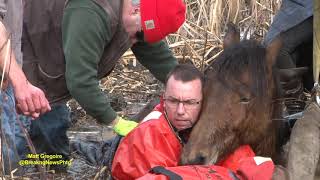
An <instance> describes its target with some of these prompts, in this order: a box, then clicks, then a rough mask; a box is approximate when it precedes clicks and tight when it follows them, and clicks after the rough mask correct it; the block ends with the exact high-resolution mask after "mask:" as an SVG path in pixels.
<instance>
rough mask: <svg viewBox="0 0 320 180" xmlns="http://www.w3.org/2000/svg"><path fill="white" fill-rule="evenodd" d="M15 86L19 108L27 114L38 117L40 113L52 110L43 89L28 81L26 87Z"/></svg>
mask: <svg viewBox="0 0 320 180" xmlns="http://www.w3.org/2000/svg"><path fill="white" fill-rule="evenodd" d="M21 88H22V87H19V88H14V94H15V98H16V101H17V108H18V109H19V110H20V112H22V113H23V114H24V115H26V116H31V117H33V118H38V117H39V115H41V114H44V113H46V112H48V111H50V110H51V107H50V104H49V102H48V100H47V98H46V97H45V95H44V93H43V91H42V90H41V89H39V88H37V87H35V86H33V85H32V84H31V83H29V82H27V83H25V85H24V88H22V89H21Z"/></svg>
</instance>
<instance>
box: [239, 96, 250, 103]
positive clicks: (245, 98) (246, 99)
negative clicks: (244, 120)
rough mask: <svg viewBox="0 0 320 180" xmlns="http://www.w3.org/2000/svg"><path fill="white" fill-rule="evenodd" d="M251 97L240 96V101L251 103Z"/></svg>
mask: <svg viewBox="0 0 320 180" xmlns="http://www.w3.org/2000/svg"><path fill="white" fill-rule="evenodd" d="M249 102H250V99H249V98H248V97H241V98H240V103H241V104H249Z"/></svg>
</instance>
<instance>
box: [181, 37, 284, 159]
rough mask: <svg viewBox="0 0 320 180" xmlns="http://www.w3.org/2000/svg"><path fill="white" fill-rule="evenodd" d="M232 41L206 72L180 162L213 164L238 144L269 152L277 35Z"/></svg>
mask: <svg viewBox="0 0 320 180" xmlns="http://www.w3.org/2000/svg"><path fill="white" fill-rule="evenodd" d="M227 35H228V33H227ZM232 36H234V34H233V35H232ZM229 37H230V34H229ZM234 37H237V36H234ZM233 42H235V43H233V44H232V43H231V44H229V45H228V46H226V47H225V48H226V49H224V51H223V52H222V53H221V54H220V55H219V56H218V57H217V59H216V60H215V61H214V62H213V64H212V66H211V69H210V70H208V72H207V73H206V76H207V79H206V80H207V81H206V85H205V88H204V101H203V105H202V111H201V114H200V117H199V120H198V122H197V123H196V125H195V126H194V127H193V130H192V132H191V134H190V138H189V140H188V143H187V144H186V145H185V146H184V148H183V152H182V155H181V161H180V163H181V164H214V163H216V162H218V161H219V160H222V159H223V158H224V157H225V156H226V155H227V154H229V153H230V152H233V151H234V150H235V149H236V148H237V147H238V146H240V145H244V144H248V145H250V146H251V147H252V148H253V150H254V151H255V152H256V154H257V155H264V156H272V155H273V154H274V152H275V139H276V137H275V136H276V135H275V128H274V123H273V121H272V116H273V112H274V111H275V110H274V107H275V106H274V102H275V97H276V92H277V90H276V89H277V88H276V85H275V84H276V83H275V78H274V74H273V65H274V64H275V60H276V57H277V53H278V50H279V49H280V47H281V40H280V39H276V40H274V42H272V43H271V44H270V45H269V46H268V47H264V46H262V45H261V44H260V43H258V42H257V41H253V40H245V41H242V42H239V43H238V42H237V41H233Z"/></svg>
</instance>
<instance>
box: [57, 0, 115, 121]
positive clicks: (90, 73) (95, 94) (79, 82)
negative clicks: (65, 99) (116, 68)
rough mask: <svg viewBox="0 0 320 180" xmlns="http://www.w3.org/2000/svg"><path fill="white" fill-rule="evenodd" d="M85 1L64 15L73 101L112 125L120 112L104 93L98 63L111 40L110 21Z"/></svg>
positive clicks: (67, 10)
mask: <svg viewBox="0 0 320 180" xmlns="http://www.w3.org/2000/svg"><path fill="white" fill-rule="evenodd" d="M85 1H86V2H85ZM85 1H82V0H80V1H70V2H69V3H68V6H67V8H66V9H65V11H64V14H63V22H62V39H63V50H64V55H65V60H66V74H65V75H66V83H67V87H68V89H69V91H70V93H71V95H72V96H73V98H74V99H76V100H77V101H78V102H79V104H80V105H81V107H83V108H84V110H85V111H86V112H87V113H88V114H90V115H91V116H93V117H94V118H96V119H97V120H98V121H100V122H103V123H110V122H111V121H112V120H114V119H115V118H116V112H115V111H114V110H113V109H112V108H111V106H110V102H109V101H108V99H107V97H106V95H105V94H104V93H103V92H102V91H101V90H100V88H99V80H98V77H97V67H98V63H99V61H100V58H101V56H102V53H103V50H104V47H105V45H106V43H108V41H109V39H110V38H109V36H110V29H108V27H107V24H108V23H107V22H108V19H107V17H106V13H105V12H104V11H102V9H101V8H100V7H99V6H97V5H96V4H94V3H93V4H89V5H88V3H92V1H87V0H85ZM82 2H83V3H82ZM81 3H82V4H81ZM108 35H109V36H108Z"/></svg>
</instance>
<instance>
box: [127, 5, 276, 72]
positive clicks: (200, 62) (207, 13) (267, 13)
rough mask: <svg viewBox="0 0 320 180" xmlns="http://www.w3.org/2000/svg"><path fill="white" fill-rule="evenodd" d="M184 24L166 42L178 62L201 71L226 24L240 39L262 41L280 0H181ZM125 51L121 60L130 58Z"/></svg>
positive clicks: (215, 50)
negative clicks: (234, 28)
mask: <svg viewBox="0 0 320 180" xmlns="http://www.w3.org/2000/svg"><path fill="white" fill-rule="evenodd" d="M185 3H186V5H187V14H186V22H185V23H184V24H183V26H182V27H181V28H180V29H179V30H178V32H177V33H175V34H172V35H170V36H168V37H167V38H166V39H167V42H168V44H169V46H170V47H171V49H172V50H173V51H174V53H175V56H176V57H177V59H178V60H179V61H180V62H181V61H182V62H183V61H184V60H185V59H189V60H191V61H193V63H194V64H195V65H196V66H197V67H199V68H201V69H202V70H203V68H205V67H206V66H207V65H208V64H209V63H210V62H211V61H212V60H213V59H214V58H215V57H216V56H217V55H218V54H219V53H220V52H221V50H222V41H223V36H224V32H225V30H226V26H227V24H228V23H229V22H232V23H234V24H236V25H237V26H238V27H239V29H240V32H241V36H242V37H241V38H243V37H246V38H255V39H258V40H261V39H263V37H264V36H265V34H266V32H267V31H268V29H269V26H270V24H271V20H272V18H273V16H274V15H275V14H276V12H277V10H278V9H279V8H280V5H281V0H185ZM132 56H133V54H132V53H131V52H127V53H126V54H125V55H124V56H123V57H124V59H126V58H132Z"/></svg>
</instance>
